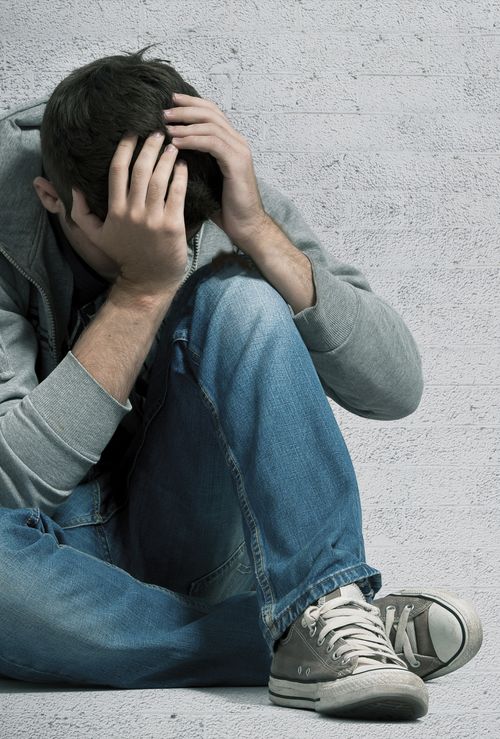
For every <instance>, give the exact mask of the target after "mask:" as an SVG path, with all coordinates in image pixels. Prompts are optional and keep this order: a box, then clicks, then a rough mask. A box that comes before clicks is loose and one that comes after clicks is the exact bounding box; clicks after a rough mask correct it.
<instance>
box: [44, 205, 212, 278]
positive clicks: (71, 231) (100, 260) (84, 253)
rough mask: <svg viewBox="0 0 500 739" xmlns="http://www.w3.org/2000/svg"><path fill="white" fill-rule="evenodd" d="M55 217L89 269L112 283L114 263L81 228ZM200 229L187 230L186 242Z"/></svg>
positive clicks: (116, 269) (114, 274) (58, 215)
mask: <svg viewBox="0 0 500 739" xmlns="http://www.w3.org/2000/svg"><path fill="white" fill-rule="evenodd" d="M57 217H58V218H59V223H60V224H61V228H62V230H63V232H64V234H65V235H66V238H67V239H68V241H69V242H70V244H71V246H72V247H73V248H74V250H75V251H76V252H77V253H78V254H79V255H80V256H81V258H82V259H83V260H84V261H85V262H87V264H88V265H90V267H92V269H93V270H95V271H96V272H97V273H98V274H99V275H101V277H104V279H105V280H107V281H108V282H110V283H113V282H114V281H115V279H116V278H117V277H118V274H119V270H118V267H117V265H116V263H115V262H114V261H113V260H112V259H111V258H110V257H108V256H107V255H106V254H104V252H102V251H101V250H100V249H98V248H97V247H96V246H94V244H93V243H92V242H91V241H90V240H89V239H88V237H87V236H86V235H85V234H84V233H83V231H82V230H81V228H79V227H78V226H76V225H74V226H71V225H70V224H69V223H67V221H66V219H65V218H64V215H63V214H62V213H60V212H59V213H57ZM200 228H201V224H200V225H199V226H195V227H193V228H191V229H189V230H188V231H187V232H186V238H187V240H188V241H189V239H190V238H191V237H192V236H194V235H195V233H196V232H197V231H199V229H200Z"/></svg>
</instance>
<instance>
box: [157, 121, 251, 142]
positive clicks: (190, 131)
mask: <svg viewBox="0 0 500 739" xmlns="http://www.w3.org/2000/svg"><path fill="white" fill-rule="evenodd" d="M167 133H168V135H169V136H171V137H172V138H174V137H179V138H184V137H185V136H196V135H198V134H201V135H204V136H206V135H212V136H219V137H220V138H221V139H223V140H226V141H228V140H229V141H232V142H234V144H235V145H236V144H239V143H242V142H241V141H240V139H241V137H239V136H238V135H237V134H236V131H234V129H232V128H227V127H226V126H221V125H219V124H218V123H215V122H210V123H192V124H190V125H187V126H181V125H179V126H171V125H169V126H167Z"/></svg>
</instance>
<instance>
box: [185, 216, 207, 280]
mask: <svg viewBox="0 0 500 739" xmlns="http://www.w3.org/2000/svg"><path fill="white" fill-rule="evenodd" d="M204 228H205V224H204V223H203V225H202V227H201V229H200V230H199V231H198V233H197V234H196V236H195V237H194V251H193V260H192V262H191V267H190V268H189V272H188V273H187V274H186V275H185V277H184V279H183V280H182V282H181V285H183V284H184V283H185V282H186V280H187V279H188V277H190V276H191V275H192V274H193V272H194V271H195V269H196V267H197V266H198V257H199V254H200V241H201V234H202V232H203V229H204Z"/></svg>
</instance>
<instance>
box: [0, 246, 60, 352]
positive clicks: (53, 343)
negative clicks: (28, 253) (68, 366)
mask: <svg viewBox="0 0 500 739" xmlns="http://www.w3.org/2000/svg"><path fill="white" fill-rule="evenodd" d="M0 254H3V255H4V257H5V258H6V259H7V261H8V262H10V263H11V264H13V265H14V267H15V268H16V269H18V270H19V272H20V273H21V274H22V275H23V277H25V278H26V279H27V280H28V281H29V282H31V283H32V284H33V285H34V286H35V287H36V288H37V290H39V292H40V294H41V295H42V297H43V299H44V301H45V303H46V305H47V309H48V314H49V318H50V337H49V338H50V341H49V348H50V350H51V351H52V356H53V357H54V359H55V361H56V365H57V361H58V358H59V357H58V354H57V347H56V322H55V319H54V313H53V311H52V307H51V305H50V301H49V296H48V295H47V293H46V292H45V290H44V289H43V287H42V286H41V285H40V284H39V283H38V282H37V281H36V280H34V279H33V277H31V275H29V274H28V273H27V272H25V271H24V269H23V268H22V267H20V266H19V265H18V264H17V262H15V261H14V259H12V257H11V256H10V254H7V252H6V251H4V249H3V248H2V246H1V245H0Z"/></svg>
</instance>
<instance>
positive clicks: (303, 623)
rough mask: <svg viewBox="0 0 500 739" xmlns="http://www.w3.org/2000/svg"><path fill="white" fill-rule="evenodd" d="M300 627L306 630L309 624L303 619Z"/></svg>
mask: <svg viewBox="0 0 500 739" xmlns="http://www.w3.org/2000/svg"><path fill="white" fill-rule="evenodd" d="M300 625H301V626H302V628H304V629H305V628H306V626H307V624H306V622H305V621H304V619H302V621H301V622H300Z"/></svg>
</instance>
